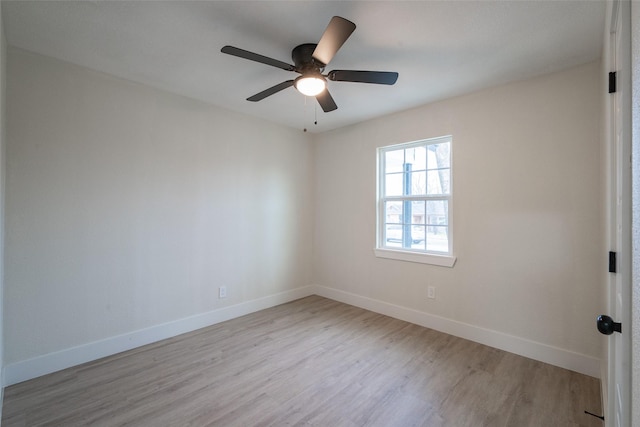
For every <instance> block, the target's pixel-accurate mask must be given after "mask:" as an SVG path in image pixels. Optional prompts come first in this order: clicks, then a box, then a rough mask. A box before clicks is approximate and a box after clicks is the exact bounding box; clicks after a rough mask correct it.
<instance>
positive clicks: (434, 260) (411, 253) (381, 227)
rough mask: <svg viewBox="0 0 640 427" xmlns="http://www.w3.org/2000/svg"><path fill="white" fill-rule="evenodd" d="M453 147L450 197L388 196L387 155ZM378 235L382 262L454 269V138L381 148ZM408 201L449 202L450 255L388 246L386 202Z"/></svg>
mask: <svg viewBox="0 0 640 427" xmlns="http://www.w3.org/2000/svg"><path fill="white" fill-rule="evenodd" d="M444 142H448V143H449V170H450V175H449V194H439V195H420V196H385V160H384V159H385V153H386V152H388V151H395V150H399V149H407V148H412V147H418V146H428V145H434V144H441V143H444ZM376 174H377V191H376V194H377V208H376V212H377V219H376V224H377V232H376V248H375V250H374V252H375V255H376V256H377V257H380V258H389V259H395V260H400V261H409V262H417V263H423V264H432V265H438V266H442V267H453V266H454V264H455V262H456V257H455V255H454V253H453V137H452V136H451V135H447V136H441V137H437V138H429V139H423V140H419V141H412V142H407V143H402V144H394V145H389V146H385V147H379V148H378V164H377V173H376ZM393 200H396V201H404V200H425V201H428V200H447V203H448V218H447V227H448V244H449V248H448V251H447V252H436V251H428V250H419V249H409V248H393V247H388V246H385V242H384V238H385V225H386V221H385V218H386V215H385V210H384V209H385V202H386V201H393Z"/></svg>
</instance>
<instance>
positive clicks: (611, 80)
mask: <svg viewBox="0 0 640 427" xmlns="http://www.w3.org/2000/svg"><path fill="white" fill-rule="evenodd" d="M615 91H616V72H615V71H612V72H610V73H609V93H615Z"/></svg>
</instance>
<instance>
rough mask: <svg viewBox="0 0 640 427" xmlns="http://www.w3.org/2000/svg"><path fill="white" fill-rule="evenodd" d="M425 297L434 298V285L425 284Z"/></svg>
mask: <svg viewBox="0 0 640 427" xmlns="http://www.w3.org/2000/svg"><path fill="white" fill-rule="evenodd" d="M427 298H429V299H436V287H435V286H427Z"/></svg>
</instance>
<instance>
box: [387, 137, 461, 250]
mask: <svg viewBox="0 0 640 427" xmlns="http://www.w3.org/2000/svg"><path fill="white" fill-rule="evenodd" d="M379 161H380V166H381V167H380V173H381V177H380V178H381V182H380V197H379V200H380V203H381V204H380V209H381V213H380V215H379V218H380V219H381V220H382V221H383V222H384V223H383V224H382V227H381V233H382V239H381V240H382V241H381V244H380V247H384V248H398V249H403V250H406V249H409V250H414V251H421V252H437V253H450V244H449V234H450V233H449V231H450V224H449V218H450V217H449V214H450V213H449V201H450V196H451V138H450V137H445V138H437V139H435V140H425V141H420V142H415V143H410V144H403V145H397V146H392V147H386V148H383V149H381V150H380V159H379Z"/></svg>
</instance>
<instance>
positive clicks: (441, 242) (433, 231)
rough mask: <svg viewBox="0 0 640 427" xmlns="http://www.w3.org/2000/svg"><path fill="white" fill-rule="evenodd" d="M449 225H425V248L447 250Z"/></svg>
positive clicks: (438, 250) (437, 250) (435, 250)
mask: <svg viewBox="0 0 640 427" xmlns="http://www.w3.org/2000/svg"><path fill="white" fill-rule="evenodd" d="M448 234H449V227H444V226H443V227H440V226H437V227H436V226H429V227H427V250H428V251H434V252H448V251H449V235H448Z"/></svg>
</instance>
